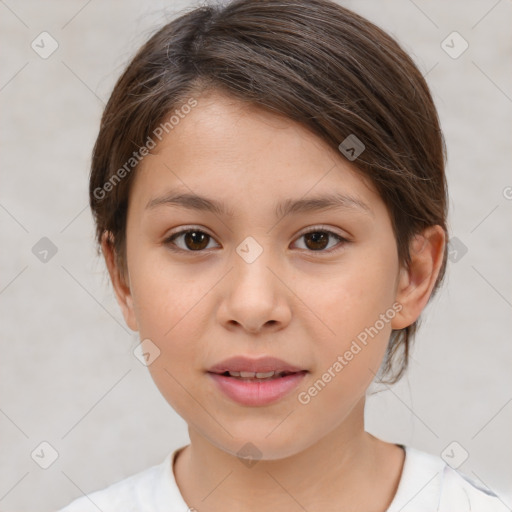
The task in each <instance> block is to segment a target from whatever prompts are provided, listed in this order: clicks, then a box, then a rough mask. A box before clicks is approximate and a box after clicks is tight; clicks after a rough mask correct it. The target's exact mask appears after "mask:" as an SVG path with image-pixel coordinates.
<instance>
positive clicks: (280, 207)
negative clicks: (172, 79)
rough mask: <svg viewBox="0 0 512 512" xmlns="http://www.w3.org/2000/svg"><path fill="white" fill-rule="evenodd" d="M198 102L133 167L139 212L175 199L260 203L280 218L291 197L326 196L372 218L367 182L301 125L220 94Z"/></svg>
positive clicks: (371, 192) (373, 193)
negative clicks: (366, 212)
mask: <svg viewBox="0 0 512 512" xmlns="http://www.w3.org/2000/svg"><path fill="white" fill-rule="evenodd" d="M196 100H197V106H196V107H194V108H193V109H191V110H190V111H189V113H188V114H186V115H184V116H182V117H181V118H180V120H179V122H178V123H177V124H175V125H174V126H173V128H172V129H170V130H169V131H168V133H166V134H164V135H163V137H162V140H161V141H160V142H158V143H157V146H156V148H155V149H154V150H153V151H152V152H151V154H150V155H148V156H146V157H145V158H144V160H143V161H142V162H141V164H140V165H139V167H138V168H137V171H136V176H135V180H134V183H133V184H132V187H131V197H130V202H132V200H134V201H136V202H137V203H139V207H140V208H143V209H145V208H146V207H147V206H148V204H149V203H151V202H153V206H154V205H155V204H156V203H157V202H158V201H159V200H160V201H161V200H162V199H163V198H164V197H166V196H167V197H169V196H171V195H176V193H178V195H179V194H181V195H187V196H189V198H188V199H189V203H190V200H192V201H193V199H191V196H194V195H195V196H200V197H201V198H207V197H209V198H217V199H218V201H217V203H219V206H220V208H221V209H222V208H223V209H224V210H227V208H224V206H225V205H228V204H241V205H243V204H245V205H246V206H249V205H250V204H251V203H256V202H258V203H259V202H266V204H267V206H268V207H269V208H272V210H273V212H274V213H275V214H279V212H281V213H284V212H286V211H289V210H290V209H293V207H292V205H291V203H290V201H289V199H290V198H295V199H297V198H302V199H303V200H307V199H314V198H317V197H319V196H326V195H330V196H332V197H331V198H333V197H334V196H338V197H340V196H344V198H345V204H346V205H348V204H349V203H352V205H353V206H354V205H357V203H359V206H361V205H363V206H362V209H364V205H368V206H369V207H370V208H369V211H370V213H373V210H374V208H373V206H372V205H374V204H375V202H376V201H377V202H378V201H379V200H380V198H379V196H378V194H377V192H376V191H375V188H374V187H373V185H372V184H371V183H370V182H369V180H368V178H364V177H363V176H362V175H361V173H360V172H359V171H358V170H357V169H356V168H355V167H354V165H353V164H352V163H350V162H348V160H346V159H345V157H344V156H342V155H341V154H340V153H339V152H337V151H336V150H335V149H333V148H332V147H330V146H329V145H328V144H327V143H326V142H325V141H323V140H322V139H321V138H319V137H318V136H316V135H315V134H313V133H311V132H310V131H309V130H308V129H307V128H305V127H304V126H302V125H301V124H299V123H296V122H294V121H292V120H290V119H288V118H286V117H283V116H280V115H275V114H273V113H270V112H268V111H266V110H263V109H260V108H258V107H255V106H253V105H251V104H247V103H243V102H240V101H238V100H236V99H233V98H230V97H227V96H224V95H222V94H218V93H210V94H208V95H207V96H201V97H197V98H196ZM171 190H172V191H174V192H173V193H171V192H170V191H171ZM203 202H204V201H203ZM211 202H212V201H211ZM303 202H304V201H303ZM196 204H198V202H197V198H196ZM224 213H226V212H224ZM234 213H235V212H234V211H233V210H232V211H231V214H232V215H233V214H234Z"/></svg>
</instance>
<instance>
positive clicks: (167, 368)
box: [116, 93, 410, 459]
mask: <svg viewBox="0 0 512 512" xmlns="http://www.w3.org/2000/svg"><path fill="white" fill-rule="evenodd" d="M197 101H198V104H197V106H196V107H195V108H193V109H192V110H191V112H190V113H188V114H187V115H186V116H185V117H184V118H183V119H181V120H180V122H179V124H177V125H175V126H174V128H173V129H172V130H171V131H169V133H168V134H167V135H166V136H165V137H164V138H163V139H162V141H161V142H160V143H159V144H158V146H157V148H156V149H155V150H154V151H153V153H154V154H152V155H149V156H147V157H146V158H145V159H144V160H143V161H142V163H141V165H140V166H139V168H138V169H137V174H136V176H135V177H134V178H135V179H134V182H133V184H132V188H131V193H130V197H129V209H128V217H127V226H126V230H127V238H126V257H127V268H128V282H127V284H126V287H125V288H122V287H119V286H118V287H117V288H116V292H117V294H118V299H119V301H120V303H121V306H122V308H123V313H124V315H125V318H126V321H127V323H128V325H129V326H130V327H131V328H132V329H134V330H138V331H139V332H140V339H141V340H146V339H149V340H151V343H152V345H151V347H153V349H152V350H153V352H154V353H158V351H159V355H158V357H156V359H154V360H153V361H152V362H151V364H150V365H149V370H150V372H151V375H152V377H153V379H154V381H155V383H156V385H157V386H158V388H159V390H160V392H161V393H162V395H163V396H164V397H165V399H166V400H167V401H168V403H169V404H170V405H171V406H172V407H173V408H174V409H175V410H176V411H177V412H178V414H180V415H181V416H182V417H183V418H184V420H185V421H186V422H187V423H188V425H189V427H190V428H191V429H192V430H193V431H194V433H195V435H199V436H201V437H202V438H203V439H206V440H208V441H209V442H210V443H212V444H213V445H215V446H217V447H219V448H221V449H222V450H224V451H225V452H229V453H233V454H235V453H236V452H237V451H238V450H239V449H240V447H241V446H243V445H244V444H245V443H246V442H249V441H250V442H251V443H253V444H254V445H256V446H257V447H258V449H259V450H260V451H261V452H262V454H263V455H262V457H263V458H265V459H277V458H282V457H286V456H290V455H293V454H294V453H298V452H300V451H301V450H304V449H306V448H307V447H309V446H312V445H313V444H314V443H316V442H318V441H319V440H320V439H322V438H323V437H324V436H326V435H328V434H329V433H332V432H334V431H336V429H341V428H344V425H345V426H346V425H348V424H349V423H350V420H351V419H354V415H355V414H357V415H359V416H360V415H361V409H360V408H358V407H357V405H358V404H361V402H362V401H363V402H364V396H365V391H366V389H367V387H368V386H369V384H370V383H371V381H372V380H373V378H374V375H375V373H376V372H377V370H378V368H379V366H380V364H381V361H382V358H383V355H384V353H385V350H386V345H387V342H388V339H389V336H390V333H391V329H392V328H400V327H403V325H399V324H400V322H407V319H405V318H404V311H402V312H401V313H399V312H398V311H399V310H400V306H398V307H397V299H399V296H398V295H399V292H400V290H401V289H402V288H405V286H402V284H401V283H402V279H406V280H407V277H406V276H405V274H402V272H401V269H400V267H399V262H398V255H397V248H396V241H395V237H394V234H393V230H392V225H391V220H390V217H389V215H388V212H387V210H386V207H385V205H384V203H383V201H382V199H381V198H380V197H379V195H378V194H377V192H376V191H375V189H374V188H373V187H372V186H371V185H370V184H369V183H367V182H365V181H364V180H363V178H362V177H361V175H360V174H358V173H357V172H356V170H355V168H354V167H353V166H352V164H351V163H350V162H348V161H347V160H346V159H344V157H343V156H342V155H341V154H339V153H337V152H336V151H335V150H333V149H331V148H330V147H328V146H327V145H326V144H325V143H324V142H323V141H322V140H321V139H319V138H317V137H316V136H315V135H313V134H311V133H309V132H308V131H307V130H306V129H305V128H303V127H302V126H300V125H298V124H296V123H294V122H293V121H291V120H289V119H285V118H281V117H276V116H274V115H272V114H269V113H266V112H264V111H261V110H258V109H256V108H255V107H247V106H244V105H242V104H240V103H238V102H237V101H236V100H234V99H230V98H228V97H225V96H222V95H220V94H218V93H213V94H210V95H208V96H203V97H200V98H197ZM180 194H182V195H183V194H193V195H197V196H200V197H202V198H207V199H208V200H209V201H211V202H215V204H217V203H218V205H221V206H222V208H218V209H215V210H212V209H211V208H207V205H208V204H209V203H207V202H205V201H201V200H199V199H196V200H195V201H190V200H189V201H188V202H187V203H186V204H183V201H181V202H180V201H179V200H177V199H176V197H177V196H178V195H180ZM335 196H337V197H338V198H344V199H343V201H340V202H338V203H337V205H333V204H331V205H328V204H327V205H326V204H323V203H322V201H318V202H317V203H312V202H307V201H309V200H311V199H314V198H320V199H321V198H325V197H329V198H331V199H332V198H333V197H335ZM171 197H174V199H171ZM297 201H302V203H300V202H299V203H297V205H298V206H299V207H298V206H297V205H295V207H292V208H287V206H288V207H289V206H290V205H291V204H293V203H294V202H297ZM305 201H306V202H305ZM322 204H323V207H321V208H319V207H318V206H319V205H322ZM278 205H281V207H280V209H279V208H277V206H278ZM315 205H316V206H317V207H316V208H314V206H315ZM300 206H302V208H301V207H300ZM285 212H286V214H285V215H283V214H284V213H285ZM187 230H188V231H187ZM409 323H410V321H409ZM365 333H366V336H365ZM363 340H365V341H366V343H364V341H363ZM146 343H147V342H146ZM357 347H358V348H357ZM157 349H158V350H157ZM239 355H241V356H246V357H248V358H251V359H259V358H261V357H264V356H271V357H276V358H279V359H281V360H283V361H285V362H286V363H288V364H291V365H293V366H295V367H297V368H299V369H301V370H305V371H306V372H305V373H304V372H303V373H302V374H300V378H297V379H296V380H295V381H294V382H295V384H294V385H293V387H292V389H291V390H289V391H288V392H287V393H286V394H285V395H284V396H282V397H281V398H278V399H277V400H273V401H272V400H271V401H270V402H267V403H257V404H251V405H248V404H244V403H240V402H238V401H237V400H235V399H233V398H232V397H231V396H228V395H226V394H225V393H224V392H223V391H222V390H221V389H220V387H219V386H218V385H217V381H216V379H215V378H213V377H212V375H211V374H210V373H208V370H209V369H211V368H212V367H213V366H214V365H216V364H217V363H220V362H221V361H223V360H225V359H227V358H230V357H232V356H239ZM329 377H330V378H329ZM226 379H232V377H226ZM319 381H320V382H319ZM238 382H239V381H238ZM315 383H316V387H315ZM237 385H238V384H237ZM251 385H252V384H251ZM258 385H259V384H258ZM315 390H316V391H315ZM356 411H357V412H356ZM359 419H361V421H362V418H359ZM352 423H354V422H352ZM356 423H357V422H356ZM354 424H355V423H354ZM358 425H359V426H360V423H358ZM358 428H360V427H358ZM298 432H300V435H297V433H298ZM292 438H293V439H294V440H295V443H293V444H292V443H290V442H289V441H290V439H292Z"/></svg>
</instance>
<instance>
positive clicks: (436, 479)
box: [57, 447, 510, 512]
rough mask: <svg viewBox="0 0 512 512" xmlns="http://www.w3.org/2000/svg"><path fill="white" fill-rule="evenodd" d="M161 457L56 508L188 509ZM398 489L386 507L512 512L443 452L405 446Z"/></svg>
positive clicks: (402, 511) (409, 511)
mask: <svg viewBox="0 0 512 512" xmlns="http://www.w3.org/2000/svg"><path fill="white" fill-rule="evenodd" d="M183 448H184V447H181V448H178V449H176V450H174V451H173V452H172V453H170V454H169V455H167V457H166V458H165V459H164V461H163V462H161V463H160V464H157V465H155V466H152V467H150V468H147V469H145V470H143V471H141V472H139V473H136V474H134V475H132V476H129V477H128V478H125V479H124V480H121V481H119V482H116V483H114V484H112V485H110V486H108V487H106V488H105V489H102V490H99V491H94V492H92V493H90V494H88V495H84V496H81V497H79V498H77V499H75V500H74V501H72V502H71V503H70V504H69V505H67V506H66V507H64V508H62V509H60V510H59V511H57V512H98V510H101V511H102V512H190V511H193V510H194V509H193V508H192V507H191V508H189V507H188V506H187V504H186V503H185V500H184V499H183V497H182V496H181V493H180V490H179V488H178V486H177V484H176V479H175V477H174V471H173V467H174V461H175V458H176V455H177V454H178V452H179V451H180V450H181V449H183ZM404 449H405V462H404V467H403V470H402V475H401V477H400V482H399V485H398V489H397V492H396V494H395V497H394V498H393V501H392V503H391V505H390V506H389V507H388V509H387V510H386V512H466V511H467V512H509V511H510V509H509V508H508V507H507V506H505V504H504V503H503V502H502V501H501V500H500V499H499V498H498V497H497V496H496V495H494V494H492V493H490V492H489V491H486V490H484V489H483V488H481V487H478V486H477V484H476V483H474V482H471V481H470V480H469V479H468V478H467V477H466V476H464V475H462V474H461V473H459V472H458V471H456V470H454V469H452V468H451V467H450V466H448V465H447V464H446V463H445V462H444V461H443V460H442V459H441V458H440V457H436V456H434V455H430V454H428V453H425V452H422V451H419V450H416V449H415V448H410V447H404ZM171 461H172V465H171Z"/></svg>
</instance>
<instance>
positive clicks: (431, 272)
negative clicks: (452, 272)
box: [391, 225, 446, 329]
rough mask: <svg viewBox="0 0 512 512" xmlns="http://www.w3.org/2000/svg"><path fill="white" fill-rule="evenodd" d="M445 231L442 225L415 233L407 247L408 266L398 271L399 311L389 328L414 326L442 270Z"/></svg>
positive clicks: (397, 295)
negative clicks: (408, 251)
mask: <svg viewBox="0 0 512 512" xmlns="http://www.w3.org/2000/svg"><path fill="white" fill-rule="evenodd" d="M445 240H446V236H445V232H444V229H443V228H442V227H441V226H438V225H436V226H429V227H428V228H426V229H425V230H424V231H422V232H421V233H420V234H417V235H416V236H415V237H414V238H413V240H412V242H411V245H410V255H411V263H410V265H409V266H408V268H403V267H402V268H401V269H400V274H399V277H398V285H397V290H396V301H397V302H398V303H399V304H401V305H402V309H401V310H400V311H399V312H398V313H397V314H396V316H395V317H394V318H393V320H392V321H391V327H392V329H404V328H405V327H407V326H409V325H411V324H413V323H414V322H415V321H416V320H417V319H418V317H419V316H420V313H421V312H422V311H423V309H424V307H425V306H426V305H427V302H428V299H429V298H430V294H431V293H432V289H433V288H434V285H435V282H436V279H437V276H438V275H439V271H440V269H441V266H442V263H443V257H444V249H445V243H446V242H445Z"/></svg>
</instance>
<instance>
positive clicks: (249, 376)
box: [229, 371, 276, 379]
mask: <svg viewBox="0 0 512 512" xmlns="http://www.w3.org/2000/svg"><path fill="white" fill-rule="evenodd" d="M275 373H276V372H275V371H271V372H229V375H230V376H231V377H242V379H254V378H257V379H268V378H270V377H273V376H274V375H275Z"/></svg>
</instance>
